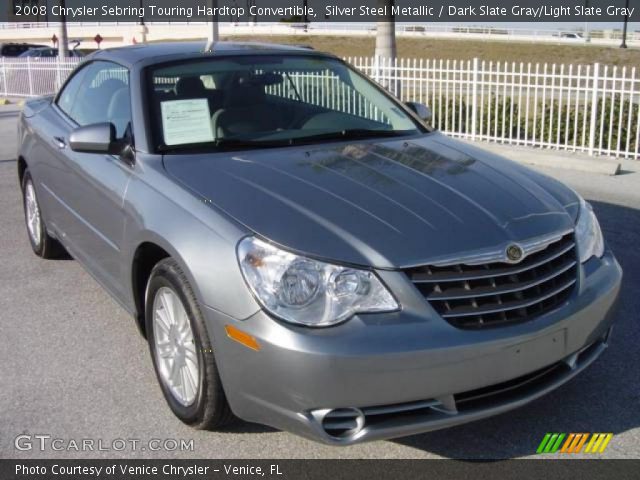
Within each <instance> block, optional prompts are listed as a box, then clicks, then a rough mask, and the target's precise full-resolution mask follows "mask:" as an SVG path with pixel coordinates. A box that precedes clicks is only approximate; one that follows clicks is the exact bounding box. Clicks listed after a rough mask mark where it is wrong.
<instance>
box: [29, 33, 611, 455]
mask: <svg viewBox="0 0 640 480" xmlns="http://www.w3.org/2000/svg"><path fill="white" fill-rule="evenodd" d="M428 120H429V110H428V108H427V107H425V106H424V105H421V104H417V103H408V104H402V103H400V102H398V101H397V100H396V99H395V98H393V97H391V96H390V95H389V94H387V93H386V92H385V91H384V90H383V89H382V88H381V87H379V86H378V85H376V84H374V83H373V82H371V81H370V80H368V79H367V78H366V77H364V76H363V75H361V74H360V73H358V72H357V71H355V70H354V69H353V68H351V67H350V66H349V65H347V64H346V63H344V62H343V61H341V60H340V59H337V58H335V57H333V56H331V55H327V54H323V53H318V52H314V51H312V50H310V49H305V48H294V47H280V46H275V45H262V44H238V43H223V42H220V43H216V44H214V45H213V47H212V48H211V49H205V48H203V45H202V44H190V43H183V44H156V45H152V46H133V47H126V48H121V49H113V50H103V51H99V52H97V53H95V54H93V55H91V56H89V57H88V58H87V59H86V61H85V62H83V63H82V65H80V66H79V67H78V68H77V70H76V71H75V72H73V73H72V74H71V76H70V78H69V79H68V80H67V81H66V83H65V84H64V85H63V86H62V88H61V90H60V92H59V93H58V94H57V95H56V96H52V97H46V98H38V99H34V100H31V101H29V102H28V103H27V105H26V106H25V108H24V111H23V113H22V116H21V120H20V127H19V135H20V147H19V148H20V151H19V162H18V163H19V176H20V182H21V186H22V191H23V194H24V209H25V219H26V224H27V230H28V236H29V240H30V242H31V245H32V247H33V250H34V251H35V253H36V254H38V255H40V256H41V257H44V258H49V257H53V256H55V255H56V254H57V253H58V252H60V251H62V250H63V249H66V251H68V252H69V253H70V254H71V255H72V256H73V257H74V258H76V259H77V260H78V261H79V262H80V263H81V264H82V265H83V266H84V267H85V268H86V269H87V271H88V272H89V273H90V274H91V275H92V276H93V277H94V278H95V279H96V280H97V281H98V282H99V283H100V284H101V285H103V286H104V288H105V289H106V290H108V291H109V292H110V293H111V294H112V295H113V297H114V298H115V299H116V300H118V302H119V303H120V304H121V305H122V306H123V307H124V308H125V309H126V310H127V311H129V312H130V313H131V314H132V315H133V316H134V317H135V319H136V321H137V322H138V325H139V328H140V330H141V332H142V333H143V334H144V335H145V336H146V338H147V339H148V342H149V347H150V351H151V357H152V359H153V365H154V367H155V370H156V374H157V377H158V381H159V383H160V386H161V388H162V391H163V393H164V396H165V398H166V400H167V402H168V404H169V406H170V408H171V410H172V411H173V413H174V414H175V415H176V416H177V417H178V418H180V420H182V421H183V422H185V423H187V424H190V425H192V426H194V427H196V428H208V429H215V428H218V427H221V426H222V425H224V424H225V423H227V422H229V421H231V420H232V419H234V418H235V417H239V418H241V419H244V420H247V421H252V422H259V423H264V424H268V425H272V426H274V427H277V428H281V429H285V430H289V431H291V432H294V433H297V434H299V435H303V436H306V437H308V438H311V439H315V440H319V441H322V442H326V443H329V444H336V445H348V444H352V443H356V442H361V441H366V440H373V439H383V438H391V437H398V436H403V435H409V434H414V433H418V432H425V431H429V430H434V429H438V428H443V427H447V426H451V425H456V424H459V423H463V422H468V421H471V420H475V419H479V418H483V417H486V416H489V415H494V414H497V413H500V412H504V411H507V410H509V409H512V408H515V407H518V406H520V405H523V404H525V403H526V402H529V401H531V400H533V399H535V398H538V397H540V396H542V395H544V394H545V393H547V392H549V391H550V390H552V389H554V388H556V387H558V386H559V385H561V384H563V383H564V382H566V381H567V380H569V379H570V378H572V377H573V376H574V375H576V374H577V373H579V372H580V371H582V370H583V369H584V368H585V367H587V366H588V365H589V364H590V363H591V362H593V361H594V360H595V359H596V358H597V357H598V356H599V355H600V354H601V353H602V351H603V350H604V349H605V348H606V346H607V342H608V339H609V335H610V332H611V327H612V321H613V318H612V312H613V307H614V305H615V302H616V298H617V296H618V291H619V288H620V283H621V276H622V272H621V269H620V267H619V265H618V263H617V262H616V260H615V258H614V256H613V254H612V253H611V251H610V250H609V249H608V248H607V246H606V244H605V243H604V240H603V237H602V233H601V231H600V227H599V225H598V220H597V219H596V217H595V215H594V213H593V211H592V209H591V206H590V205H589V204H588V203H586V202H585V201H584V200H583V199H582V198H581V197H580V196H579V195H578V194H576V193H575V192H574V191H572V190H571V189H569V188H567V187H565V186H564V185H562V184H561V183H559V182H557V181H555V180H553V179H551V178H548V177H546V176H544V175H542V174H539V173H536V172H534V171H531V170H529V169H527V168H525V167H522V166H520V165H518V164H515V163H513V162H511V161H508V160H506V159H503V158H500V157H497V156H494V155H491V154H489V153H487V152H484V151H482V150H479V149H477V148H474V147H472V146H469V145H467V144H463V143H460V142H458V141H454V140H452V139H450V138H447V137H446V136H444V135H442V134H440V133H438V132H436V131H432V130H431V129H430V128H429V127H428V126H426V125H427V124H428Z"/></svg>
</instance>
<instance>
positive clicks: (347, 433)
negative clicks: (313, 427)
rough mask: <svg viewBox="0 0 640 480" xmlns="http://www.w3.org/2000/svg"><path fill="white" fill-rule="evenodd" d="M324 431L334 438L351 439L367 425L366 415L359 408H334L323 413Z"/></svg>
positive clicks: (322, 423)
mask: <svg viewBox="0 0 640 480" xmlns="http://www.w3.org/2000/svg"><path fill="white" fill-rule="evenodd" d="M322 413H323V414H324V415H322V417H321V419H320V424H321V425H322V429H323V430H324V431H325V432H326V433H327V435H329V436H330V437H333V438H340V439H343V438H349V437H353V436H354V435H357V434H358V433H360V431H362V429H363V428H364V424H365V418H364V413H362V410H360V409H359V408H351V407H350V408H334V409H331V410H325V411H323V412H322Z"/></svg>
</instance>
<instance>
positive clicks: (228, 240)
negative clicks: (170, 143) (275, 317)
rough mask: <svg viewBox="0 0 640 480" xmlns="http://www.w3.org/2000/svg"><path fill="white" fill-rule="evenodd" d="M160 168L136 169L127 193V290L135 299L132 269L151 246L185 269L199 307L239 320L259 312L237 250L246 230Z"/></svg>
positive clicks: (125, 240)
mask: <svg viewBox="0 0 640 480" xmlns="http://www.w3.org/2000/svg"><path fill="white" fill-rule="evenodd" d="M161 168H162V167H161V165H153V164H151V165H150V164H146V165H144V164H143V165H136V170H138V171H141V170H144V173H143V174H142V175H134V177H133V178H132V180H131V183H130V185H129V188H128V190H127V194H126V197H125V203H124V208H125V211H126V213H127V214H126V225H125V233H124V236H125V239H124V242H123V245H125V246H126V249H125V251H123V256H124V258H125V265H126V266H127V267H128V269H127V270H128V271H127V272H125V274H124V277H125V278H123V280H124V281H126V282H128V287H129V288H128V291H130V292H132V294H131V298H130V299H129V300H130V301H131V302H132V304H134V303H135V302H134V301H133V300H134V297H133V295H134V294H133V282H132V275H131V274H132V268H133V262H134V256H135V253H136V250H137V248H138V246H140V245H141V244H142V243H145V242H150V243H153V244H156V245H158V246H159V247H161V248H162V249H164V250H165V251H166V252H167V253H169V254H170V255H171V256H172V257H173V258H174V259H175V260H176V261H177V262H178V263H179V264H180V266H181V267H182V269H183V271H184V273H185V275H186V276H187V278H188V279H189V282H190V284H191V286H192V288H193V290H194V293H195V295H196V297H197V299H198V301H199V302H201V303H202V304H203V305H206V306H208V307H211V308H213V309H215V310H218V311H220V312H222V313H224V314H226V315H229V316H231V317H233V318H236V319H245V318H247V317H249V316H251V315H253V314H254V313H256V312H257V311H258V310H260V306H259V305H258V304H257V303H256V301H255V299H254V298H253V296H252V294H251V293H250V291H249V289H248V288H247V287H246V284H245V282H244V278H243V277H242V273H241V271H240V268H239V266H238V262H237V258H236V245H237V243H238V241H239V240H240V239H241V238H242V237H243V236H244V235H246V234H247V231H246V230H245V229H243V228H242V227H240V226H239V225H237V224H236V223H235V222H233V221H232V220H230V219H229V218H228V217H227V216H226V215H224V214H222V213H220V212H218V211H216V210H215V209H214V208H213V207H212V206H211V205H210V204H208V203H206V202H204V201H202V200H201V199H199V198H198V197H197V196H195V195H194V194H193V193H191V192H189V191H187V190H185V189H184V188H183V187H182V186H180V185H177V184H176V183H175V182H173V181H172V180H171V178H169V177H167V176H166V175H165V174H164V171H163V170H161Z"/></svg>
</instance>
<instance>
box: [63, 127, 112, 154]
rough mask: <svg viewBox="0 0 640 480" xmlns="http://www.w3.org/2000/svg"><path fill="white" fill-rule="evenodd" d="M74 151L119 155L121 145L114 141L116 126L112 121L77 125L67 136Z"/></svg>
mask: <svg viewBox="0 0 640 480" xmlns="http://www.w3.org/2000/svg"><path fill="white" fill-rule="evenodd" d="M69 146H70V147H71V150H73V151H74V152H83V153H106V154H111V155H119V154H120V152H121V151H122V145H121V144H120V143H119V142H116V127H115V126H114V125H113V124H112V123H95V124H93V125H87V126H85V127H78V128H76V129H75V130H74V131H73V132H71V135H70V136H69Z"/></svg>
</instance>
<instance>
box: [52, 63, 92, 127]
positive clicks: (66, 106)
mask: <svg viewBox="0 0 640 480" xmlns="http://www.w3.org/2000/svg"><path fill="white" fill-rule="evenodd" d="M88 68H89V67H84V68H82V69H81V70H79V71H78V72H76V73H75V74H74V75H73V77H71V80H69V82H67V84H66V85H65V86H64V89H63V90H62V92H60V95H59V96H58V101H57V104H58V107H59V108H60V110H62V111H63V112H64V113H66V114H67V115H69V116H71V110H72V108H73V103H74V101H75V100H76V97H77V95H78V90H79V89H80V85H81V84H82V79H83V78H84V75H85V73H87V69H88Z"/></svg>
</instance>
